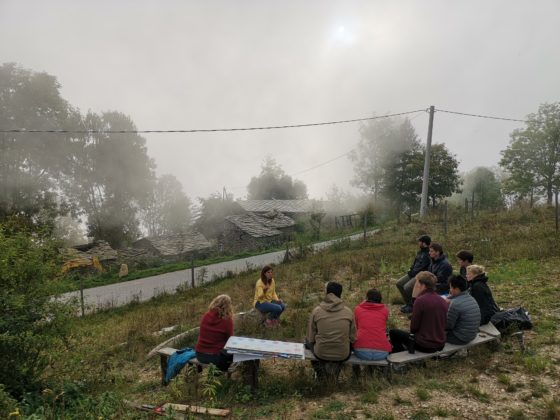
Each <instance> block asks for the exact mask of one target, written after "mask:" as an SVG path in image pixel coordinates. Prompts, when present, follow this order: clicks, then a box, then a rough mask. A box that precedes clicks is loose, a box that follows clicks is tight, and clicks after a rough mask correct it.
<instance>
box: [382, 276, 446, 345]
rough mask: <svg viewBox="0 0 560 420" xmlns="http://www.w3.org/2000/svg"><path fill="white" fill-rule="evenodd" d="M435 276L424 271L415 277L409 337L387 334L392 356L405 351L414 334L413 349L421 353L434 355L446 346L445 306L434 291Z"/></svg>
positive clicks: (404, 334)
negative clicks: (414, 299)
mask: <svg viewBox="0 0 560 420" xmlns="http://www.w3.org/2000/svg"><path fill="white" fill-rule="evenodd" d="M436 281H437V279H436V276H435V275H433V274H432V273H429V272H427V271H421V272H420V273H418V274H417V275H416V285H415V286H414V292H413V295H414V296H417V297H416V301H415V302H414V307H413V309H412V319H411V321H410V333H409V332H407V331H402V330H396V329H394V330H391V331H389V337H390V340H391V344H392V345H393V353H397V352H399V351H404V350H406V349H407V346H408V344H409V342H410V334H414V348H415V349H416V350H418V351H421V352H423V353H435V352H436V351H440V350H441V349H443V347H444V346H445V339H446V335H445V324H446V322H447V302H446V301H445V299H442V297H441V296H439V295H438V294H437V293H436V291H435V288H436Z"/></svg>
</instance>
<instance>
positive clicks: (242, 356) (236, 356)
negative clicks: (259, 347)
mask: <svg viewBox="0 0 560 420" xmlns="http://www.w3.org/2000/svg"><path fill="white" fill-rule="evenodd" d="M228 353H231V352H228ZM266 358H267V357H266V356H263V355H262V354H251V353H233V362H234V363H237V362H246V361H247V360H262V359H266Z"/></svg>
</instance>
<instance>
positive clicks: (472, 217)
mask: <svg viewBox="0 0 560 420" xmlns="http://www.w3.org/2000/svg"><path fill="white" fill-rule="evenodd" d="M471 219H474V191H473V192H472V198H471Z"/></svg>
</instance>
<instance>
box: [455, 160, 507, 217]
mask: <svg viewBox="0 0 560 420" xmlns="http://www.w3.org/2000/svg"><path fill="white" fill-rule="evenodd" d="M463 178H464V180H463V193H462V196H461V199H462V200H464V199H465V198H467V199H469V200H470V199H471V197H472V195H473V193H474V199H475V201H476V202H478V203H479V206H480V208H482V209H497V208H501V207H503V205H504V198H503V195H502V190H501V183H500V181H499V180H498V178H497V177H496V174H495V173H494V171H492V169H490V168H486V167H483V166H481V167H478V168H475V169H473V170H472V171H470V172H468V173H467V174H465V175H464V177H463Z"/></svg>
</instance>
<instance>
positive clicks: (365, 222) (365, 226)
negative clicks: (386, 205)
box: [364, 213, 367, 241]
mask: <svg viewBox="0 0 560 420" xmlns="http://www.w3.org/2000/svg"><path fill="white" fill-rule="evenodd" d="M366 232H367V213H364V241H365V240H366Z"/></svg>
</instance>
